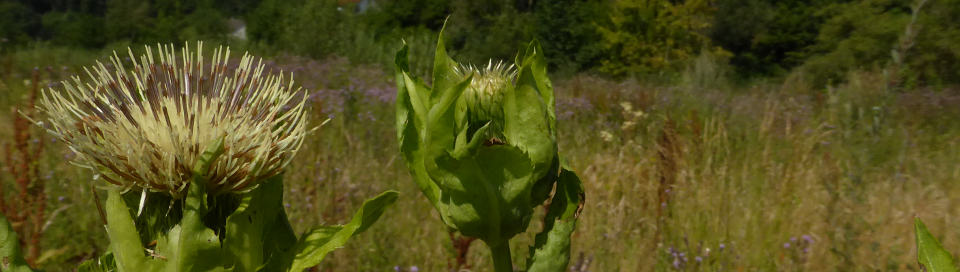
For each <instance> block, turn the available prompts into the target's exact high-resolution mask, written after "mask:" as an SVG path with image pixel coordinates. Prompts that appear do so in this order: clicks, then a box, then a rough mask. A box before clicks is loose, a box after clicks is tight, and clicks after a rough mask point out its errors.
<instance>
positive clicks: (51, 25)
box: [42, 11, 105, 48]
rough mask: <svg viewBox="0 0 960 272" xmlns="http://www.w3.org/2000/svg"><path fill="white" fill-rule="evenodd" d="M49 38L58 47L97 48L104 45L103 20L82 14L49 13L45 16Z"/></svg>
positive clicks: (44, 22)
mask: <svg viewBox="0 0 960 272" xmlns="http://www.w3.org/2000/svg"><path fill="white" fill-rule="evenodd" d="M42 22H43V28H44V30H45V31H47V35H46V36H47V37H49V39H50V40H51V41H52V42H53V43H54V44H58V45H73V46H79V47H84V48H96V47H100V46H103V45H104V42H105V41H104V39H103V18H101V17H97V16H93V15H90V14H87V13H81V12H73V11H68V12H48V13H46V14H44V15H43V19H42Z"/></svg>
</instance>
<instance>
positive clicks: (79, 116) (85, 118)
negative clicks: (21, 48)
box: [38, 42, 308, 198]
mask: <svg viewBox="0 0 960 272" xmlns="http://www.w3.org/2000/svg"><path fill="white" fill-rule="evenodd" d="M145 49H146V50H145V53H144V54H143V55H141V56H139V59H138V58H137V57H135V56H134V54H133V51H132V50H130V49H129V48H128V49H127V53H128V55H129V60H128V61H127V62H124V61H121V59H120V57H119V56H118V55H117V53H116V52H114V54H113V57H112V58H111V59H110V62H109V63H110V64H109V65H104V64H103V63H100V62H97V65H96V66H94V67H92V68H85V69H84V70H85V71H86V74H87V78H85V80H81V78H80V77H79V76H74V77H72V78H71V79H70V80H65V81H63V82H62V86H63V87H62V88H58V89H59V90H55V89H46V90H44V92H43V96H42V99H41V100H40V103H39V105H38V109H39V110H40V111H41V112H44V113H46V115H47V118H48V120H49V122H50V129H49V131H50V132H51V133H52V134H53V135H55V136H56V137H58V138H60V139H62V140H63V141H64V142H66V143H67V144H68V145H69V147H70V149H72V150H73V151H74V152H75V153H76V154H77V155H78V156H77V160H76V162H75V163H76V164H78V165H80V166H83V167H86V168H90V169H93V170H95V171H97V173H99V176H100V177H102V178H103V179H104V180H106V181H107V182H109V183H112V184H115V185H118V186H121V187H124V188H133V187H139V188H143V189H146V190H150V191H159V192H168V193H169V194H170V195H171V196H173V197H174V198H181V197H183V196H184V194H185V192H186V191H185V189H186V187H187V184H189V181H190V179H191V178H192V176H193V173H192V170H193V169H192V167H193V165H194V163H195V162H196V161H197V160H198V158H199V157H200V154H201V153H202V152H203V151H204V149H206V145H208V144H210V143H213V142H216V141H218V140H221V139H222V141H223V146H224V153H223V155H221V156H220V157H218V159H217V160H216V161H214V162H213V164H212V165H211V167H210V170H209V171H208V172H206V173H200V174H201V175H203V176H204V177H205V178H206V180H208V181H209V183H208V184H207V191H208V193H211V194H218V193H225V192H243V191H247V190H250V189H253V188H255V187H256V185H257V184H258V182H260V181H262V180H264V179H266V178H268V177H270V176H273V175H276V174H278V173H279V172H280V171H282V169H283V168H284V167H285V166H286V165H287V164H288V163H290V160H291V159H292V158H293V156H294V154H295V153H296V152H297V150H298V149H299V148H300V146H301V144H302V143H303V139H304V136H305V134H306V133H307V132H308V129H307V128H306V123H307V120H306V111H305V109H304V106H305V102H306V98H307V96H306V95H305V91H303V90H302V89H300V88H294V85H293V81H292V80H290V79H289V78H284V77H283V75H282V74H272V73H270V72H265V71H264V69H265V65H264V64H263V63H262V60H261V59H259V58H255V57H253V56H251V55H249V54H246V53H245V54H244V55H243V57H242V58H241V59H240V62H239V65H238V66H236V67H235V68H231V67H230V65H229V64H228V61H229V60H230V49H229V48H226V49H225V48H223V47H220V48H217V49H215V50H214V51H213V57H212V59H210V60H209V63H205V59H204V56H203V43H201V42H198V43H197V44H196V49H195V51H191V50H190V48H189V45H185V46H184V47H183V48H181V49H180V50H179V54H178V50H176V49H175V48H174V47H173V45H164V46H160V45H158V49H157V50H156V52H155V51H154V49H153V48H151V47H145ZM155 53H156V54H155ZM127 64H129V65H130V66H131V67H132V69H129V70H128V69H126V65H127Z"/></svg>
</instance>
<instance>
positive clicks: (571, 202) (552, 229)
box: [527, 167, 584, 272]
mask: <svg viewBox="0 0 960 272" xmlns="http://www.w3.org/2000/svg"><path fill="white" fill-rule="evenodd" d="M583 201H584V192H583V184H582V183H581V182H580V178H579V177H577V174H576V173H574V172H573V171H570V170H568V169H567V168H566V167H564V168H563V169H562V170H561V171H560V176H559V179H558V180H557V190H556V193H555V194H554V196H553V200H552V201H551V202H550V211H549V212H547V215H546V217H544V220H543V222H544V225H543V231H541V232H540V233H538V234H537V236H536V238H534V245H533V246H532V247H531V248H530V252H531V253H532V254H531V255H530V259H529V260H528V261H527V264H528V269H527V271H529V272H540V271H565V270H566V269H567V264H568V263H569V262H570V235H571V234H573V231H574V230H575V229H576V226H577V217H579V214H580V209H581V208H582V207H583Z"/></svg>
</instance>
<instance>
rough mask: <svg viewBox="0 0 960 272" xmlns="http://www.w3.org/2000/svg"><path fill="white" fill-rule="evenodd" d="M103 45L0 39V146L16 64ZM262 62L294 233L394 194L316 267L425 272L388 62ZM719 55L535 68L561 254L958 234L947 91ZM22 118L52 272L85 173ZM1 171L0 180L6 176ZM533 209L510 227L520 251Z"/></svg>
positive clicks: (779, 246)
mask: <svg viewBox="0 0 960 272" xmlns="http://www.w3.org/2000/svg"><path fill="white" fill-rule="evenodd" d="M109 54H110V49H103V50H76V49H65V48H60V47H55V46H38V47H35V48H32V49H25V50H19V51H14V52H7V53H6V54H4V55H3V56H2V57H0V67H2V69H0V105H2V107H3V108H4V110H3V111H2V113H0V120H2V121H0V143H3V144H4V146H3V149H2V151H3V152H2V154H4V156H5V157H11V156H13V155H11V154H16V152H17V150H16V148H14V147H15V146H14V145H12V144H11V143H13V137H14V134H15V133H18V131H23V128H22V127H21V126H17V125H15V124H14V122H13V121H12V120H13V119H14V117H15V116H16V115H17V113H15V110H14V108H15V106H16V105H18V104H23V103H24V101H25V100H26V98H27V97H28V96H29V93H30V91H31V89H33V88H34V85H35V84H34V82H35V80H34V79H33V74H34V73H36V74H37V77H36V78H37V79H39V84H36V85H37V86H38V87H44V86H55V85H56V84H57V83H56V82H57V81H58V80H62V79H66V78H67V77H68V76H71V75H73V74H80V73H82V68H81V67H82V66H87V65H91V64H93V63H94V61H95V60H98V59H99V60H103V59H105V58H106V57H107V56H108V55H109ZM267 63H268V65H269V66H270V67H272V68H273V69H277V70H282V71H284V72H289V73H293V77H294V79H295V81H296V82H297V84H300V85H302V86H304V87H305V88H307V89H308V90H310V98H309V106H310V111H311V114H310V115H311V116H310V117H311V120H312V122H313V124H314V125H319V124H320V123H321V122H322V121H323V120H325V119H327V118H329V119H330V121H329V123H327V124H326V125H324V126H323V127H321V128H320V129H319V130H317V131H315V132H313V134H312V135H311V136H310V137H309V139H308V140H307V141H306V142H305V145H304V147H303V148H302V149H301V152H300V153H299V154H298V155H297V157H296V158H295V159H294V162H293V163H292V165H291V166H290V167H289V168H288V169H289V170H288V171H287V173H286V174H285V177H286V181H285V185H286V190H287V191H286V192H284V193H285V194H286V197H285V198H284V199H286V201H288V202H286V203H285V204H284V205H285V207H286V210H287V212H288V213H289V215H290V218H291V223H293V224H294V228H295V229H296V230H297V231H302V230H303V229H304V228H305V226H311V225H316V224H331V223H343V222H344V221H346V220H349V218H350V216H351V214H352V211H354V210H355V209H356V208H357V207H358V205H360V204H361V202H362V201H363V200H364V199H366V198H367V197H370V196H372V195H375V194H377V193H379V192H381V191H384V190H387V189H396V190H399V191H400V193H401V195H400V198H399V200H397V202H396V204H395V205H394V206H392V207H390V208H389V210H388V211H387V213H385V214H384V215H383V217H381V219H380V221H379V222H378V223H377V224H375V225H374V226H373V227H372V228H371V229H369V230H368V231H367V232H365V233H363V234H361V235H359V236H357V237H354V239H353V240H352V241H351V242H350V243H348V244H347V245H346V246H345V247H344V248H342V249H340V250H337V251H334V252H333V253H332V254H331V255H330V256H328V257H327V259H326V260H325V261H324V263H323V264H322V265H321V266H320V267H319V270H320V271H443V270H448V269H449V268H450V267H451V265H452V264H454V263H456V260H455V259H456V254H457V251H456V248H455V247H454V245H453V243H452V242H451V238H450V237H451V236H450V235H449V234H448V232H447V231H446V229H445V227H444V225H443V224H442V223H441V221H440V219H439V216H438V215H437V213H436V211H435V210H434V209H433V208H432V207H431V206H430V204H429V203H428V202H427V201H426V200H425V199H424V198H423V196H422V195H421V193H420V191H419V190H418V189H417V187H416V186H415V184H414V183H413V182H412V181H411V178H410V174H409V171H408V170H407V167H406V166H405V165H404V160H403V159H402V157H401V156H400V153H399V151H398V147H397V144H396V132H395V129H394V122H395V119H394V113H395V111H394V99H395V95H396V83H395V82H393V81H394V80H393V79H394V77H393V73H394V71H393V70H392V69H391V68H390V67H386V66H382V65H377V64H360V63H354V62H351V61H350V60H348V59H346V58H338V57H328V58H322V59H315V58H309V57H298V56H290V55H283V54H281V55H274V56H271V57H269V58H268V59H267ZM35 67H36V68H35ZM725 69H726V68H725V66H724V65H722V64H720V63H718V62H716V61H713V60H712V59H711V58H710V57H709V56H706V55H704V56H702V57H701V58H700V59H698V60H697V61H695V62H692V64H691V65H689V67H687V68H686V70H685V71H684V72H683V73H681V75H680V76H679V77H677V78H675V79H673V80H660V79H657V78H637V79H627V80H612V79H608V78H605V77H601V76H596V75H590V74H586V73H579V74H572V75H563V76H553V77H552V78H551V79H552V81H553V84H554V86H555V89H556V92H557V103H556V104H557V105H556V109H557V118H558V124H560V125H559V132H558V134H559V145H560V153H561V154H562V155H564V156H565V158H566V159H567V161H568V163H569V164H570V166H572V167H573V168H574V169H576V170H577V171H578V172H579V175H580V177H581V178H582V180H583V183H584V186H585V190H586V204H585V206H584V208H583V213H582V215H581V217H580V219H579V222H578V224H577V230H576V232H575V233H574V234H573V238H572V239H573V248H572V256H573V259H572V260H571V262H570V264H571V270H572V271H775V270H776V271H881V270H882V271H915V270H917V269H918V267H917V265H916V249H915V247H914V240H913V229H912V228H913V218H914V217H919V218H921V219H923V220H924V221H925V222H926V223H927V225H928V226H929V227H930V229H931V231H932V232H933V233H935V234H937V236H938V237H940V239H941V241H942V242H943V244H944V246H945V247H946V248H947V249H948V250H950V249H952V250H953V251H957V250H958V249H960V231H958V230H957V229H955V228H952V227H951V226H953V225H955V224H956V222H955V220H953V218H956V217H955V215H957V211H956V210H955V209H952V207H955V206H956V204H957V201H958V200H960V199H958V198H960V197H958V196H960V188H958V187H960V186H957V185H956V181H957V180H960V170H958V169H960V168H957V167H956V162H958V161H960V146H958V145H960V121H957V120H958V118H957V117H960V108H958V107H957V106H956V105H958V103H960V90H958V89H955V88H950V87H922V88H911V89H904V88H901V87H893V86H894V85H892V84H890V80H889V79H888V78H887V77H885V76H884V74H883V73H882V72H880V71H866V72H852V73H849V74H848V75H847V78H846V80H845V81H844V82H843V83H838V84H833V85H828V86H827V87H814V85H813V84H810V83H809V80H807V79H805V78H804V76H803V74H802V73H795V74H792V75H791V76H790V77H787V78H785V79H782V80H773V79H771V80H765V81H756V82H752V83H749V84H745V83H738V82H733V81H731V80H728V79H727V73H726V72H725ZM34 71H36V72H34ZM29 130H31V131H32V135H33V136H31V141H30V142H31V145H33V146H36V145H37V144H40V143H42V144H43V151H42V152H41V153H40V156H39V159H38V161H37V162H36V167H37V169H38V171H39V172H38V173H39V176H38V178H39V179H40V180H42V181H43V184H44V185H45V189H44V190H45V191H44V192H45V193H46V195H47V197H46V199H45V200H44V201H45V202H46V212H47V218H48V221H46V222H44V224H43V229H44V234H43V236H42V240H41V241H40V244H41V246H42V248H43V251H42V252H41V254H40V257H39V258H38V259H37V260H36V263H38V264H39V266H40V267H41V268H44V269H46V270H48V271H67V270H70V269H72V267H74V266H75V265H76V264H77V263H79V262H81V261H83V260H85V259H89V258H93V257H94V256H97V255H99V254H100V253H102V252H103V251H104V250H105V248H106V245H107V240H106V234H105V232H104V230H103V227H102V226H101V224H102V223H101V218H100V216H99V215H98V214H97V212H96V211H97V207H96V205H95V201H96V197H95V194H94V191H98V190H101V188H97V186H99V185H102V184H100V183H93V182H92V181H91V180H92V179H93V176H94V174H93V173H92V172H90V171H89V170H85V169H80V168H78V167H74V166H72V165H70V164H69V163H68V161H69V160H70V159H71V158H72V156H73V154H72V153H71V151H70V150H69V149H68V148H66V146H65V145H64V144H63V143H59V142H57V141H55V140H54V139H53V138H52V137H51V136H49V135H47V134H46V133H45V132H43V131H42V129H40V128H37V127H30V128H29ZM10 162H11V160H9V159H8V160H5V161H4V163H3V164H2V165H3V170H4V171H9V170H10V169H11V168H12V167H13V165H14V164H13V163H10ZM7 173H9V172H4V174H3V175H0V182H2V184H3V187H2V188H3V190H4V191H9V190H13V186H14V185H13V184H14V182H13V179H14V177H13V176H11V175H8V174H7ZM92 185H93V186H92ZM98 195H99V197H100V198H103V196H104V195H105V193H103V192H102V191H101V192H100V193H99V194H98ZM5 201H6V202H13V201H16V199H10V198H9V197H7V199H5ZM542 214H543V211H539V212H538V214H537V215H536V217H535V218H534V220H533V222H532V226H533V227H531V228H530V229H529V230H528V233H526V234H521V235H520V236H519V238H518V239H515V240H514V241H513V243H514V244H513V245H512V247H513V248H514V252H513V254H514V256H515V258H514V259H515V260H519V262H521V264H522V262H523V257H522V256H526V255H527V252H526V250H525V249H526V248H527V245H529V244H531V243H532V239H533V234H534V233H536V232H537V231H539V226H538V225H539V224H540V223H539V222H540V221H539V219H538V218H541V217H542ZM488 255H489V251H488V250H487V248H486V247H484V246H482V243H480V242H474V243H473V246H472V247H471V248H470V250H469V254H468V255H467V256H466V262H467V264H468V265H469V266H471V269H472V270H475V271H488V270H491V267H492V264H491V263H490V261H489V258H488V257H487V256H488Z"/></svg>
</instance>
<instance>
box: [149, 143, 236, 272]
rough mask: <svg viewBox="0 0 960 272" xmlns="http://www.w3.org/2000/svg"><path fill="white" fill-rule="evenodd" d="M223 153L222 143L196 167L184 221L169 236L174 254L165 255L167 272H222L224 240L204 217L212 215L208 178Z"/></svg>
mask: <svg viewBox="0 0 960 272" xmlns="http://www.w3.org/2000/svg"><path fill="white" fill-rule="evenodd" d="M223 150H224V147H223V140H222V139H220V140H218V141H217V142H215V143H213V144H211V145H209V146H208V147H207V149H206V150H205V151H204V152H203V154H201V155H200V159H199V160H198V161H197V163H196V165H194V168H193V169H194V173H193V180H192V181H191V182H190V187H189V188H188V189H187V197H186V198H185V199H184V201H183V219H182V220H181V221H180V224H179V225H177V227H174V229H172V230H171V231H170V234H169V235H168V239H170V240H169V241H168V242H169V243H170V245H171V247H170V249H171V252H162V251H161V254H167V255H166V258H167V261H168V262H169V264H168V265H167V266H166V268H167V269H166V270H167V271H211V270H220V269H219V268H218V267H219V266H220V264H221V263H220V262H221V260H222V255H221V251H220V238H219V237H217V235H216V233H214V231H213V230H212V229H210V228H207V226H206V225H204V224H203V217H204V215H206V214H207V211H208V206H207V189H206V185H207V180H206V177H205V176H206V173H207V172H208V171H209V170H210V166H211V165H212V164H213V162H214V161H216V159H217V157H219V156H220V155H221V154H223ZM159 248H160V247H159V246H158V249H159Z"/></svg>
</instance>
